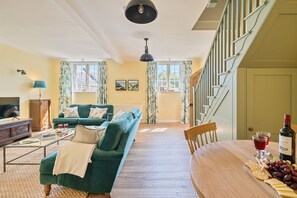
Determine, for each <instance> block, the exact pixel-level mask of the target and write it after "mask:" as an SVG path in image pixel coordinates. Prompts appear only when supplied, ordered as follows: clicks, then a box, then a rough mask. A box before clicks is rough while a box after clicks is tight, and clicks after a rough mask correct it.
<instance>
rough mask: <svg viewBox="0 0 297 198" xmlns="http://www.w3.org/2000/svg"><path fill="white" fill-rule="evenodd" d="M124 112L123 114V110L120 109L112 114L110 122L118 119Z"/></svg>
mask: <svg viewBox="0 0 297 198" xmlns="http://www.w3.org/2000/svg"><path fill="white" fill-rule="evenodd" d="M124 114H125V111H122V110H120V111H118V112H117V113H116V114H115V115H114V116H113V118H112V120H111V122H113V121H115V120H117V119H119V118H120V117H122V115H124Z"/></svg>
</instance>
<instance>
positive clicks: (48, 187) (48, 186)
mask: <svg viewBox="0 0 297 198" xmlns="http://www.w3.org/2000/svg"><path fill="white" fill-rule="evenodd" d="M50 191H51V184H45V185H44V193H45V195H46V196H49V194H50Z"/></svg>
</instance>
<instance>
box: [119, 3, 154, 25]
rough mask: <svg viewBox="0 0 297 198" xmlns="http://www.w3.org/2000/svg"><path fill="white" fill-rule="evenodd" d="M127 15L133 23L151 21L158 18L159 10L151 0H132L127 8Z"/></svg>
mask: <svg viewBox="0 0 297 198" xmlns="http://www.w3.org/2000/svg"><path fill="white" fill-rule="evenodd" d="M125 15H126V17H127V19H128V20H129V21H132V22H133V23H139V24H145V23H150V22H152V21H153V20H155V19H156V18H157V15H158V11H157V9H156V7H155V5H154V3H153V2H152V1H151V0H131V1H130V2H129V3H128V5H127V8H126V10H125Z"/></svg>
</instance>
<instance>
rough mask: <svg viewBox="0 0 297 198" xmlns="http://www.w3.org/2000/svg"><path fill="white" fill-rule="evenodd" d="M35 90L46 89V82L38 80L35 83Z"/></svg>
mask: <svg viewBox="0 0 297 198" xmlns="http://www.w3.org/2000/svg"><path fill="white" fill-rule="evenodd" d="M33 87H34V88H46V85H45V82H44V81H43V80H37V81H35V82H34V85H33Z"/></svg>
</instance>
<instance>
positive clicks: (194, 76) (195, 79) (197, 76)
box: [189, 69, 202, 127]
mask: <svg viewBox="0 0 297 198" xmlns="http://www.w3.org/2000/svg"><path fill="white" fill-rule="evenodd" d="M201 72H202V69H199V70H198V71H196V72H195V73H193V74H192V75H191V78H190V118H189V119H190V127H192V126H194V124H195V121H194V118H195V116H194V101H195V100H194V96H195V91H194V88H195V87H196V86H197V83H198V81H199V79H200V75H201Z"/></svg>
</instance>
